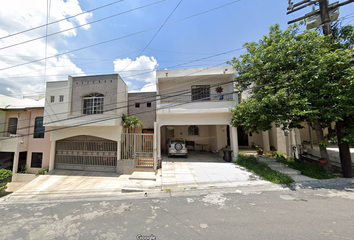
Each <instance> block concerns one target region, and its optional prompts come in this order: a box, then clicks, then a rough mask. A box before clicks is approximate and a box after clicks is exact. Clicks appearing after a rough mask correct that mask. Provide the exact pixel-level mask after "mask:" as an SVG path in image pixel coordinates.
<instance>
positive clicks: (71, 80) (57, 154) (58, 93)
mask: <svg viewBox="0 0 354 240" xmlns="http://www.w3.org/2000/svg"><path fill="white" fill-rule="evenodd" d="M127 106H128V86H127V85H126V84H125V82H124V81H123V80H122V78H121V77H120V76H119V75H118V74H110V75H97V76H83V77H71V76H69V77H68V80H66V81H56V82H48V83H47V87H46V98H45V114H44V125H45V126H48V127H51V128H52V132H51V136H50V142H51V148H50V149H51V151H50V160H49V170H52V169H72V170H92V171H109V172H119V169H118V168H119V166H118V165H117V161H118V160H119V159H120V141H121V134H122V133H123V127H122V119H121V117H122V115H123V114H127V112H128V108H127Z"/></svg>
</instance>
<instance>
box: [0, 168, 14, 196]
mask: <svg viewBox="0 0 354 240" xmlns="http://www.w3.org/2000/svg"><path fill="white" fill-rule="evenodd" d="M11 177H12V171H10V170H6V169H0V194H1V193H4V192H5V189H6V188H7V186H6V185H7V183H8V182H11Z"/></svg>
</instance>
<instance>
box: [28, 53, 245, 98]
mask: <svg viewBox="0 0 354 240" xmlns="http://www.w3.org/2000/svg"><path fill="white" fill-rule="evenodd" d="M242 49H245V47H241V48H236V49H232V50H229V51H225V52H221V53H217V54H214V55H211V56H208V57H203V58H199V59H195V60H192V61H188V62H185V63H181V64H176V65H172V66H168V67H164V68H160V69H153V70H149V71H146V72H143V73H139V74H132V75H128V76H124V78H131V77H135V76H140V75H144V74H148V73H152V72H154V71H155V70H163V69H165V68H167V69H173V68H176V67H180V66H183V65H187V64H190V63H194V62H199V61H203V60H206V59H209V58H213V57H217V56H221V55H224V54H228V53H232V52H236V51H240V50H242ZM122 78H123V77H122ZM61 89H67V88H61ZM61 89H60V90H61ZM36 93H39V92H36ZM26 94H30V93H26Z"/></svg>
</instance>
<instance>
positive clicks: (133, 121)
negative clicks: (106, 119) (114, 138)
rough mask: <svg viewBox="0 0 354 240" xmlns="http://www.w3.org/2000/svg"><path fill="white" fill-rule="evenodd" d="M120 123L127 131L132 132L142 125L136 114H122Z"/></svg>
mask: <svg viewBox="0 0 354 240" xmlns="http://www.w3.org/2000/svg"><path fill="white" fill-rule="evenodd" d="M122 123H123V127H124V128H125V129H126V130H127V131H129V132H132V131H133V130H134V132H135V129H136V128H138V127H141V128H143V127H144V124H143V122H142V121H140V120H139V119H138V118H137V117H136V116H131V117H127V116H126V115H125V114H123V116H122Z"/></svg>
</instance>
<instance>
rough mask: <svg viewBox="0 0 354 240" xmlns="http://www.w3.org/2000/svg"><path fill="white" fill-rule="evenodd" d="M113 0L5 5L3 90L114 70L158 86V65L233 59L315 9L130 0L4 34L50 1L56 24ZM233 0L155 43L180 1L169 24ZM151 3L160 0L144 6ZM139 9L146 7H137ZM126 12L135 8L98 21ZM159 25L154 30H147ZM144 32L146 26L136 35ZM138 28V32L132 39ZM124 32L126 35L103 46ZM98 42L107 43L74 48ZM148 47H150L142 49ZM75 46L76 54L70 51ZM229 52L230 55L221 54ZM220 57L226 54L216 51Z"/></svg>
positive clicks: (34, 89)
mask: <svg viewBox="0 0 354 240" xmlns="http://www.w3.org/2000/svg"><path fill="white" fill-rule="evenodd" d="M112 2H114V0H101V1H93V0H82V1H76V0H67V1H63V0H51V1H50V0H48V1H46V0H36V1H34V2H32V1H25V0H14V1H11V2H10V1H8V2H6V3H3V4H2V5H4V6H2V8H1V9H0V22H1V23H2V24H1V25H0V69H1V70H0V84H1V88H0V94H4V95H8V96H17V97H21V95H23V94H27V95H30V94H38V93H44V92H45V87H44V86H45V85H44V83H45V82H46V81H58V80H67V76H68V75H72V76H82V75H99V74H111V73H119V74H120V75H121V76H122V77H123V79H124V80H125V81H126V82H127V83H128V85H129V88H130V90H136V91H139V90H141V89H142V88H143V87H144V86H146V85H147V84H150V85H151V84H152V85H153V84H154V81H155V79H154V73H153V70H155V69H165V68H166V69H173V68H190V67H210V66H216V65H222V64H225V62H226V61H227V60H230V59H232V57H234V56H238V55H239V54H242V53H244V50H238V51H233V52H229V51H231V50H234V49H239V48H242V45H243V44H244V43H245V42H250V41H257V40H258V39H259V38H261V37H262V35H265V34H267V33H268V28H269V26H271V25H273V24H275V23H279V24H280V26H281V28H283V29H285V28H286V27H287V22H288V21H289V20H292V19H294V18H297V17H300V16H303V15H304V14H305V13H306V12H309V11H311V8H310V7H308V8H305V9H304V10H301V11H298V12H296V13H293V14H290V15H286V11H287V6H288V1H287V0H268V1H264V0H241V1H232V0H218V1H216V0H183V1H182V2H181V3H180V0H165V1H161V0H124V1H121V2H119V3H116V4H113V5H111V6H109V7H105V8H102V9H99V10H97V11H93V12H90V13H89V14H84V15H80V17H79V18H77V19H76V18H72V19H70V20H66V21H62V22H60V24H52V25H49V26H48V28H47V29H46V28H45V27H44V28H40V29H36V30H34V31H30V32H26V33H22V34H18V35H16V36H12V37H7V38H5V39H1V38H2V37H6V36H8V35H9V34H10V35H11V34H14V33H16V32H20V31H23V30H26V29H29V28H33V27H36V26H39V25H43V24H46V19H47V4H50V17H49V22H52V21H56V20H59V19H62V18H64V17H68V16H72V15H75V14H78V13H81V12H83V11H88V10H91V9H93V8H97V7H100V6H103V5H105V4H109V3H112ZM294 2H298V0H294ZM330 2H333V1H330ZM33 3H35V4H33ZM153 3H156V4H153ZM179 3H180V4H179ZM228 3H232V4H230V5H228V6H226V7H222V8H220V9H217V10H214V11H211V12H207V13H205V14H201V15H199V16H195V17H193V18H189V19H185V20H183V21H179V22H176V23H173V24H169V25H165V26H163V27H162V29H161V30H160V31H159V32H158V34H157V35H156V36H155V38H154V39H153V41H152V42H151V43H150V45H149V46H147V45H148V43H149V42H150V41H151V39H152V38H153V36H154V35H155V34H156V33H157V31H158V29H159V28H156V27H158V26H160V25H162V24H163V23H164V22H165V21H166V19H167V18H168V16H169V15H170V14H171V13H172V11H173V10H174V9H175V8H176V6H177V5H178V4H179V5H178V7H177V8H176V10H175V11H174V12H173V14H172V15H171V17H170V18H169V20H168V21H167V23H171V22H174V21H177V20H181V19H184V18H186V17H190V16H193V15H195V14H198V13H202V12H204V11H208V10H211V9H214V8H217V7H220V6H223V5H225V4H228ZM149 4H153V5H151V6H146V7H143V6H145V5H149ZM140 7H142V8H140ZM135 8H140V9H138V10H134V11H130V10H132V9H135ZM353 10H354V4H348V5H346V6H344V7H342V8H341V10H340V17H345V16H347V15H349V14H352V15H349V16H347V18H346V19H344V23H350V21H352V22H351V23H352V24H353V22H354V21H353V20H354V14H353V12H354V11H353ZM125 11H130V12H128V13H125V14H122V15H119V16H116V17H112V18H109V19H107V20H102V21H99V22H97V23H90V22H92V21H96V20H100V19H102V18H105V17H109V16H111V15H114V14H118V13H122V12H125ZM86 23H90V24H88V25H85V27H79V28H76V29H73V30H70V31H66V32H62V33H60V34H56V35H53V36H49V37H48V38H47V39H46V38H42V39H39V40H36V41H33V42H29V43H26V44H19V45H18V46H14V47H9V48H6V49H1V48H3V47H7V46H10V45H12V44H15V43H21V42H23V41H28V40H31V39H33V38H37V37H42V36H45V34H46V30H47V33H48V34H51V33H54V32H57V31H63V30H66V29H67V28H71V27H75V26H78V25H81V24H86ZM151 28H154V29H152V30H149V31H145V30H148V29H151ZM140 31H145V32H143V33H140V34H136V33H138V32H140ZM131 34H134V35H133V36H129V37H127V36H128V35H131ZM122 37H123V38H122ZM116 38H122V39H119V40H116V41H112V42H109V43H105V44H99V43H102V42H105V41H109V40H112V39H116ZM95 44H99V45H97V46H94V47H88V48H85V49H83V50H80V51H74V52H70V51H73V50H76V49H79V48H83V47H86V46H90V45H95ZM144 48H146V49H145V50H144V51H143V52H142V50H143V49H144ZM46 49H47V50H46ZM68 51H69V52H70V53H67V54H65V53H66V52H68ZM224 52H229V53H227V54H221V53H224ZM58 53H59V54H62V55H60V56H57V57H55V58H49V59H47V61H46V62H45V61H44V60H42V61H37V62H34V63H31V64H25V65H23V66H18V67H15V66H17V65H19V64H22V63H26V62H29V61H33V60H38V59H42V58H44V57H45V56H47V57H50V56H54V55H56V54H58ZM140 53H141V54H140ZM139 54H140V55H139ZM213 55H218V56H214V57H211V56H213ZM203 58H206V59H203ZM192 61H193V62H192ZM189 62H190V63H189ZM4 68H8V69H4ZM143 73H145V74H143ZM137 74H138V75H137ZM134 75H135V76H134ZM131 76H132V77H131ZM144 89H145V90H146V89H151V88H146V87H145V88H144Z"/></svg>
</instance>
